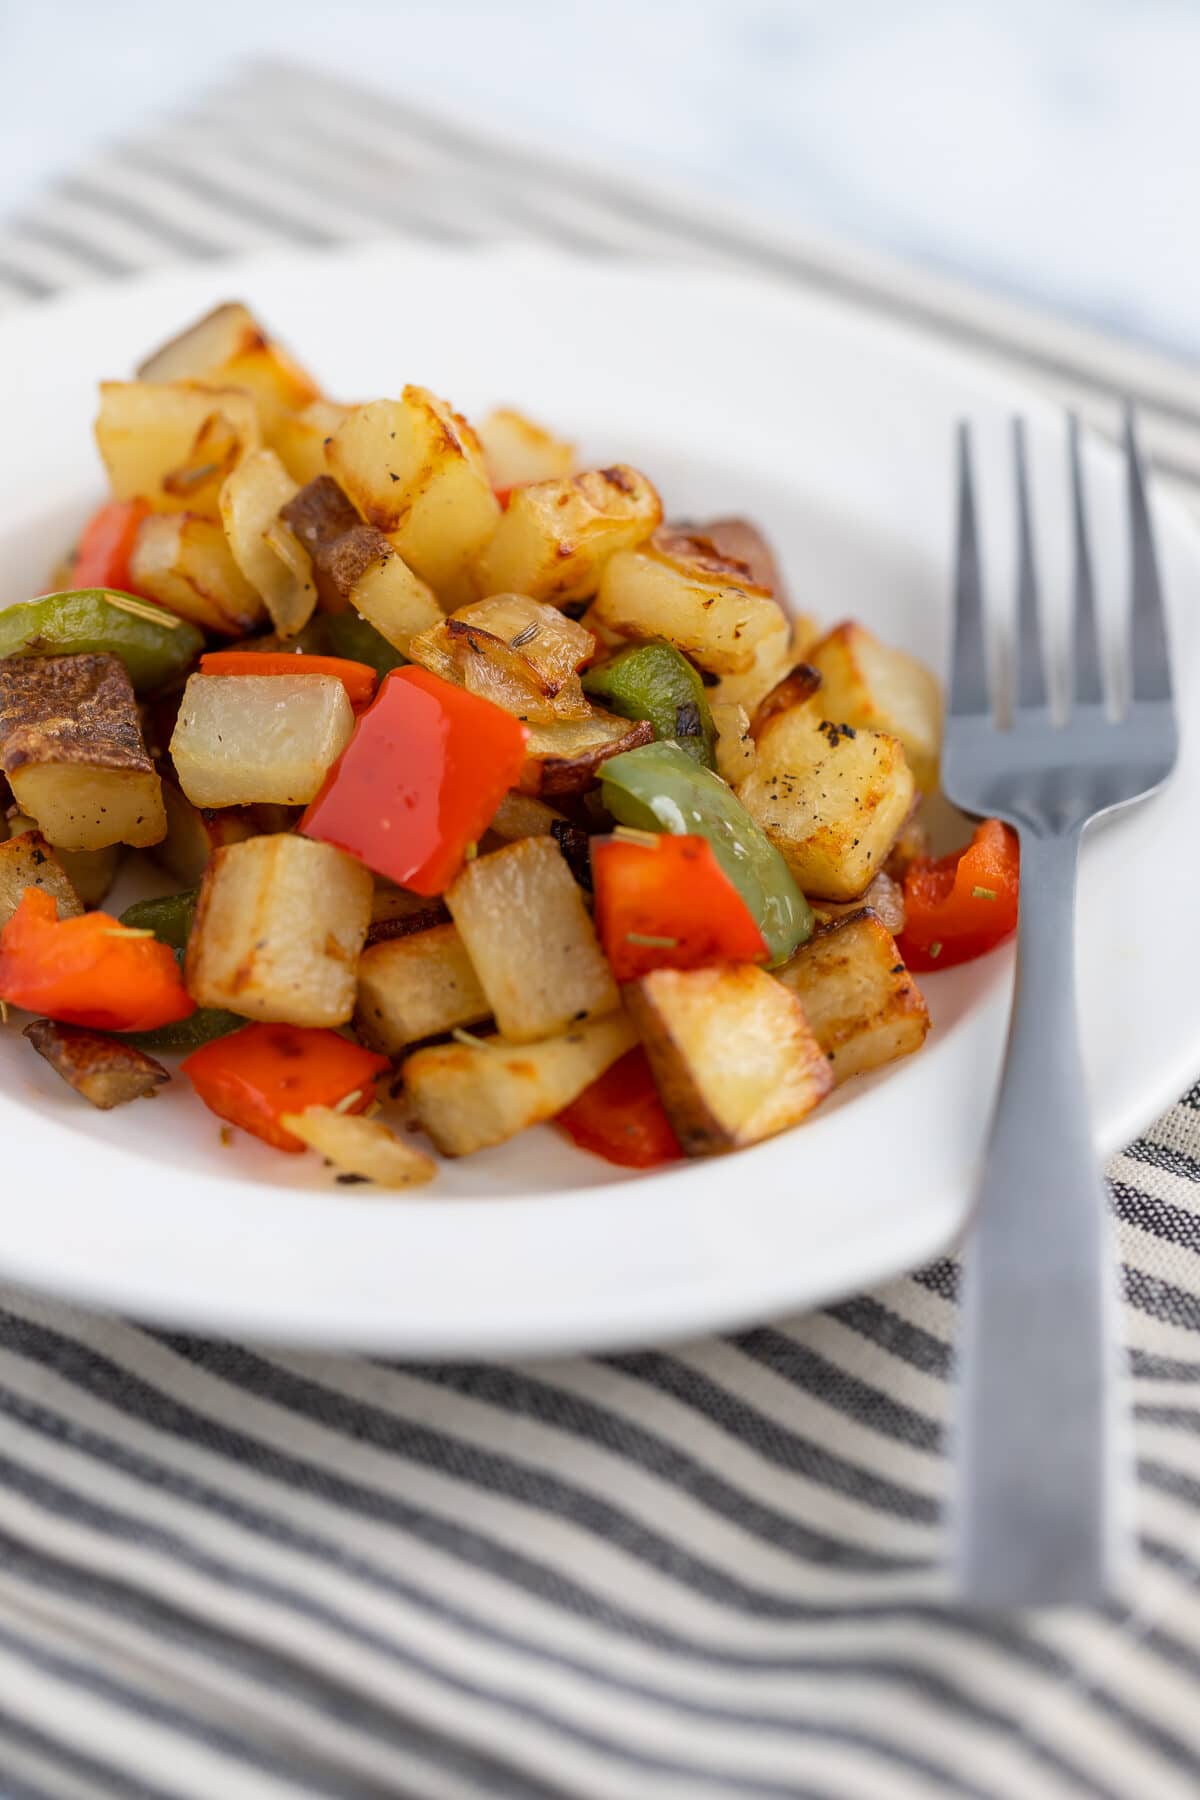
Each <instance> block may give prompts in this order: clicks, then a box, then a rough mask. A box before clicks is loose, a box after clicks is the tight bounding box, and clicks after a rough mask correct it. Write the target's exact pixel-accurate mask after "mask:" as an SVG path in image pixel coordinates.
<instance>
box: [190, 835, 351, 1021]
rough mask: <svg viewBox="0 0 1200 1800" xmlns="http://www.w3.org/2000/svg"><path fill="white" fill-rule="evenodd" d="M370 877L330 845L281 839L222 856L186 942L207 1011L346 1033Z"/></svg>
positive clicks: (194, 983) (194, 990)
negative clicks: (215, 1009) (219, 1009)
mask: <svg viewBox="0 0 1200 1800" xmlns="http://www.w3.org/2000/svg"><path fill="white" fill-rule="evenodd" d="M371 887H372V883H371V876H370V874H369V873H368V871H367V870H366V869H364V868H363V866H362V864H361V863H356V862H354V861H353V859H352V858H351V857H349V856H344V855H343V854H342V852H341V851H340V850H334V849H333V848H332V847H331V846H330V845H329V844H318V843H315V842H313V841H312V840H310V839H308V838H301V837H293V836H292V835H291V834H290V833H286V832H280V833H279V834H278V835H276V836H274V837H261V838H249V839H247V841H246V842H245V843H244V844H229V845H226V847H225V848H224V849H221V850H218V851H216V853H215V854H214V856H213V858H212V860H211V862H210V863H209V865H208V868H207V869H206V870H205V872H204V880H203V882H202V883H201V887H200V897H199V899H198V900H197V902H196V915H195V922H194V923H193V926H192V933H191V936H190V938H189V939H188V949H187V986H188V992H189V993H190V994H191V995H192V998H193V999H194V1000H195V1001H196V1002H197V1003H198V1004H199V1005H200V1006H213V1007H226V1008H228V1010H229V1011H230V1012H236V1013H241V1014H242V1015H243V1017H245V1018H247V1019H262V1020H270V1021H273V1022H277V1023H283V1024H288V1025H326V1026H332V1025H344V1024H345V1023H346V1022H347V1020H348V1019H349V1018H350V1016H351V1014H352V1013H353V1011H354V999H355V993H356V989H357V975H358V959H359V956H360V954H361V952H362V947H363V943H364V941H365V939H366V935H367V926H368V924H369V922H370V918H371Z"/></svg>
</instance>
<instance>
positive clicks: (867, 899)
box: [812, 868, 906, 937]
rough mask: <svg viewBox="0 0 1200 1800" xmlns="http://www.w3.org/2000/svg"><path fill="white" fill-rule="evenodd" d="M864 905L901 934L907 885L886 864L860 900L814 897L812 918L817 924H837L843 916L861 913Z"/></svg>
mask: <svg viewBox="0 0 1200 1800" xmlns="http://www.w3.org/2000/svg"><path fill="white" fill-rule="evenodd" d="M864 906H866V907H870V909H871V911H872V912H873V913H874V914H875V917H876V918H877V919H878V920H879V921H880V922H881V924H883V925H885V926H886V927H887V929H888V930H889V931H890V932H891V934H892V936H893V937H899V935H900V933H901V932H902V931H903V930H904V920H905V916H906V915H905V910H904V889H903V887H902V886H901V884H900V883H899V882H898V881H897V880H896V879H895V877H894V876H893V875H891V874H890V873H889V871H888V870H887V869H886V868H884V869H880V871H879V873H878V875H877V876H876V877H875V879H874V881H873V882H872V883H871V885H870V887H869V888H868V889H867V891H866V893H865V894H863V895H861V896H860V898H858V899H857V900H814V901H813V903H812V910H813V918H814V919H815V920H816V921H817V924H818V925H835V924H837V922H838V921H839V920H841V919H848V918H850V917H851V915H852V914H855V913H860V912H861V911H862V909H863V907H864Z"/></svg>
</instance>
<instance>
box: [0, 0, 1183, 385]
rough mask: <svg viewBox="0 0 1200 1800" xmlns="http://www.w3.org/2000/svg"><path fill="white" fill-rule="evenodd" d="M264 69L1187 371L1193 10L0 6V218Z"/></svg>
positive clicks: (717, 2)
mask: <svg viewBox="0 0 1200 1800" xmlns="http://www.w3.org/2000/svg"><path fill="white" fill-rule="evenodd" d="M262 54H275V55H288V56H290V57H293V58H297V59H301V60H307V61H309V62H311V63H313V64H314V65H315V66H317V67H325V68H332V69H336V70H337V71H339V72H341V73H344V74H347V75H351V76H353V75H356V74H357V75H358V76H360V77H362V78H364V79H370V80H371V81H373V82H375V83H377V84H379V85H382V86H386V87H389V88H392V89H394V90H395V91H397V92H399V93H401V94H403V93H405V92H408V93H411V94H413V95H414V96H417V95H419V96H420V97H421V98H422V100H423V101H425V102H427V103H428V102H437V101H438V100H439V99H441V100H443V101H449V102H452V103H453V104H454V105H455V106H457V107H459V108H460V109H462V108H465V109H467V110H469V111H473V112H476V113H477V114H478V115H479V117H480V118H481V119H482V120H485V121H486V122H488V123H489V124H490V125H494V126H497V127H499V128H501V129H503V128H504V127H505V126H506V125H509V126H511V127H517V128H519V129H520V130H521V132H522V133H523V134H525V135H526V136H531V137H534V138H538V139H541V140H544V141H545V143H546V145H547V147H548V149H549V150H550V152H551V153H552V152H553V149H554V147H555V145H563V144H566V143H574V144H575V145H577V146H578V148H579V149H581V150H583V151H585V152H587V153H588V154H591V155H597V154H598V155H600V156H603V157H607V158H611V159H612V160H613V161H614V162H616V163H620V164H623V165H633V166H634V167H636V166H637V164H638V163H639V162H644V163H649V164H650V165H651V166H653V168H654V169H655V170H656V171H657V172H658V173H660V174H669V175H671V176H673V177H676V178H678V177H682V178H683V179H684V180H690V181H691V182H692V183H693V184H695V185H697V186H698V187H700V188H701V189H705V188H707V189H709V190H711V191H714V192H715V191H719V192H720V193H721V194H722V195H723V197H726V198H728V197H730V196H732V197H734V198H735V199H736V198H738V197H742V198H745V199H746V200H748V201H752V202H753V203H754V204H755V206H756V207H757V208H759V209H762V210H766V211H773V212H776V213H778V214H780V215H783V216H784V217H787V218H790V219H791V220H792V221H793V222H794V223H796V224H797V225H800V226H803V227H808V228H813V229H818V230H820V231H821V232H823V233H834V234H837V235H840V236H844V237H847V238H852V239H857V240H859V241H861V242H863V243H866V244H870V245H873V246H875V247H877V248H881V249H886V250H891V251H894V252H899V253H900V254H901V255H904V256H907V257H910V258H911V259H913V260H915V261H918V262H922V263H925V264H926V265H928V266H931V267H937V268H941V269H944V270H949V271H952V272H955V273H958V274H965V275H967V276H969V277H973V278H975V279H977V280H980V281H982V282H986V283H988V284H990V285H992V286H993V287H995V288H997V289H998V290H1000V291H1003V292H1005V293H1007V294H1009V295H1012V296H1014V297H1018V298H1026V299H1032V300H1035V301H1041V302H1043V303H1046V304H1048V305H1052V306H1055V307H1057V308H1060V309H1062V310H1065V311H1069V312H1072V313H1074V314H1075V315H1077V316H1078V317H1080V318H1084V319H1087V320H1089V321H1090V322H1092V323H1098V324H1101V325H1107V326H1110V327H1112V328H1114V329H1117V330H1120V331H1124V332H1128V333H1130V334H1132V335H1135V336H1139V337H1142V338H1145V339H1147V340H1149V341H1152V342H1155V343H1158V344H1160V345H1163V346H1165V347H1169V348H1175V349H1182V350H1184V351H1189V352H1191V353H1193V354H1196V355H1200V229H1198V221H1200V193H1198V192H1197V189H1198V186H1200V180H1198V178H1200V125H1198V124H1197V117H1198V110H1197V103H1196V88H1197V80H1198V77H1200V4H1197V0H790V3H789V0H686V3H684V0H605V3H604V4H603V5H602V6H582V5H573V4H571V3H570V0H500V3H497V4H487V3H486V0H398V3H396V4H392V5H387V4H383V3H381V0H377V3H376V4H374V5H371V4H365V3H363V0H357V3H356V0H343V3H342V4H340V5H338V6H328V7H313V6H297V5H296V4H295V3H294V0H290V3H289V0H205V4H204V5H203V6H202V7H200V8H188V7H179V6H170V5H164V4H163V0H108V3H106V4H100V0H41V4H37V5H30V4H29V0H0V69H2V70H3V75H4V103H3V106H2V107H0V214H3V213H4V212H6V211H8V210H11V209H12V208H15V207H17V206H18V205H19V204H21V203H22V202H23V201H25V200H27V199H29V198H30V197H31V196H32V195H34V194H35V193H36V190H37V188H38V186H39V185H40V184H41V183H43V182H45V181H47V180H49V179H50V178H52V177H53V176H54V175H55V174H56V173H58V172H62V171H66V170H68V169H72V168H77V167H78V166H79V165H80V164H81V163H82V162H83V161H85V160H86V156H87V152H88V148H89V146H90V145H91V144H93V143H96V142H98V141H100V140H102V139H104V138H106V137H111V136H113V135H118V134H119V135H127V134H130V133H133V132H136V130H137V128H138V126H139V124H141V123H143V122H145V123H150V122H152V121H153V119H154V118H156V117H162V116H163V115H165V114H169V113H170V112H171V110H172V109H173V108H175V107H178V106H180V105H182V104H186V102H187V101H188V99H189V98H191V97H192V96H194V95H196V94H198V93H199V92H200V91H201V90H202V89H203V87H204V85H205V84H206V83H208V82H210V81H212V80H214V79H216V78H218V77H219V76H220V75H221V74H222V73H223V72H225V71H227V70H228V69H229V68H230V67H231V66H232V65H234V64H235V63H236V62H237V61H239V60H240V59H243V58H246V57H248V56H252V55H262Z"/></svg>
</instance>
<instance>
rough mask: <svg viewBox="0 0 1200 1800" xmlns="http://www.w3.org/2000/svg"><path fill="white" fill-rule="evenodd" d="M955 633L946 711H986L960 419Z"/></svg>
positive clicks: (971, 496) (967, 438)
mask: <svg viewBox="0 0 1200 1800" xmlns="http://www.w3.org/2000/svg"><path fill="white" fill-rule="evenodd" d="M953 629H954V639H953V645H952V648H951V653H950V695H949V708H950V711H951V713H987V712H990V711H991V701H990V699H989V697H988V679H987V650H986V647H985V644H984V635H983V584H982V581H981V578H980V572H979V531H978V527H977V525H976V522H975V480H974V476H973V474H972V471H971V427H970V424H969V423H968V421H967V420H966V419H963V420H961V421H960V423H959V427H958V551H957V562H956V566H955V572H954V628H953Z"/></svg>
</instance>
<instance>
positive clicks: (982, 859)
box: [897, 819, 1021, 970]
mask: <svg viewBox="0 0 1200 1800" xmlns="http://www.w3.org/2000/svg"><path fill="white" fill-rule="evenodd" d="M1020 870H1021V853H1020V846H1019V845H1018V843H1017V836H1016V833H1015V832H1014V831H1010V830H1009V828H1008V826H1007V825H1002V824H1001V823H1000V821H999V819H985V820H984V822H983V824H982V825H977V826H976V827H975V834H974V836H973V837H972V839H971V842H970V843H969V844H968V845H967V848H966V849H965V850H958V851H955V852H954V853H953V854H952V855H950V856H942V857H939V858H938V859H937V860H936V861H935V860H934V859H933V858H932V857H929V856H919V857H918V858H917V859H916V861H915V862H912V863H910V864H909V866H908V869H907V871H906V872H905V876H904V911H905V924H904V930H903V931H902V932H901V933H900V936H899V938H898V939H897V942H898V944H899V946H900V954H901V955H902V956H903V958H904V960H905V962H906V963H907V964H908V966H909V968H910V969H916V970H928V969H948V968H952V967H953V966H954V964H956V963H964V962H970V961H971V960H972V958H973V957H976V956H982V955H983V954H984V953H985V951H988V950H993V949H995V947H996V945H997V944H999V943H1002V942H1003V940H1004V939H1005V938H1006V937H1008V936H1009V935H1010V934H1011V933H1012V932H1013V931H1014V930H1015V929H1016V924H1017V895H1018V889H1019V886H1020Z"/></svg>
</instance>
